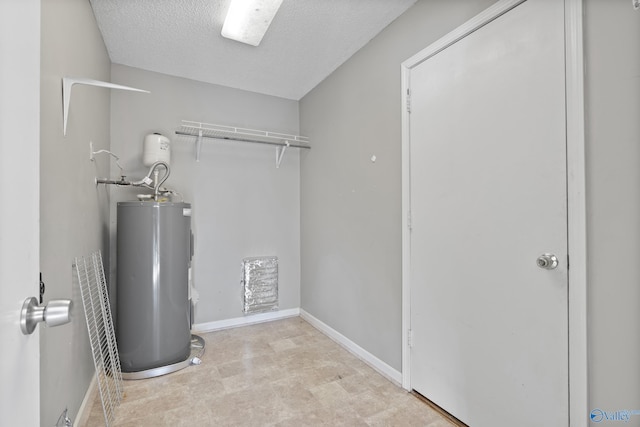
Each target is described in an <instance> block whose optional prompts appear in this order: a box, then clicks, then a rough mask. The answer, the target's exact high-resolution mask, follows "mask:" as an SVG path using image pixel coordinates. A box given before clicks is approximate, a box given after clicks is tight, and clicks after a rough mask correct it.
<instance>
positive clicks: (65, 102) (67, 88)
mask: <svg viewBox="0 0 640 427" xmlns="http://www.w3.org/2000/svg"><path fill="white" fill-rule="evenodd" d="M77 84H78V85H89V86H98V87H106V88H108V89H120V90H129V91H132V92H144V93H149V91H148V90H142V89H136V88H134V87H129V86H122V85H117V84H114V83H109V82H101V81H100V80H92V79H84V78H75V77H63V78H62V106H63V110H62V122H63V133H64V135H66V134H67V119H68V118H69V105H70V104H71V89H72V88H73V85H77Z"/></svg>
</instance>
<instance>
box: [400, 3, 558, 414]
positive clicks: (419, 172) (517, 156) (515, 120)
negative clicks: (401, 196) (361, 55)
mask: <svg viewBox="0 0 640 427" xmlns="http://www.w3.org/2000/svg"><path fill="white" fill-rule="evenodd" d="M409 78H410V92H411V114H410V118H409V121H410V122H409V123H410V124H409V133H410V135H409V138H410V153H411V154H410V156H411V159H410V179H411V184H410V186H411V194H410V199H411V202H410V203H411V217H412V221H411V223H412V231H411V237H410V241H411V243H410V244H411V246H410V253H411V279H410V289H411V307H410V309H411V330H412V348H411V386H412V388H413V389H415V390H416V391H418V392H420V393H421V394H423V395H424V396H426V397H427V398H429V399H431V400H432V401H434V402H435V403H436V404H438V405H440V406H441V407H442V408H444V409H445V410H447V411H449V412H450V413H452V414H453V415H454V416H456V417H457V418H459V419H460V420H462V421H463V422H465V423H467V424H469V425H471V426H473V427H484V426H490V427H497V426H519V427H524V426H540V425H548V426H566V425H568V313H567V302H568V300H567V294H568V290H567V206H566V205H567V196H566V130H565V127H566V124H565V86H564V85H565V80H564V78H565V72H564V5H563V2H561V1H548V0H528V1H526V2H524V3H522V4H521V5H519V6H517V7H515V8H514V9H512V10H510V11H509V12H507V13H506V14H504V15H502V16H499V17H498V18H497V19H495V20H494V21H492V22H490V23H488V24H487V25H485V26H483V27H481V28H480V29H478V30H476V31H474V32H472V33H471V34H470V35H468V36H466V37H464V38H463V39H461V40H459V41H458V42H456V43H454V44H453V45H451V46H450V47H448V48H446V49H444V50H442V51H440V52H439V53H437V54H435V55H433V56H431V57H430V58H428V59H427V60H425V61H424V62H422V63H421V64H420V65H417V66H416V67H415V68H413V69H412V70H411V72H410V77H409ZM543 253H552V254H555V255H556V256H557V258H558V259H559V264H558V266H557V268H555V269H553V270H547V269H543V268H540V267H539V266H538V265H537V263H536V260H537V258H538V257H539V256H540V255H541V254H543Z"/></svg>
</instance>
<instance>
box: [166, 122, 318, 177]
mask: <svg viewBox="0 0 640 427" xmlns="http://www.w3.org/2000/svg"><path fill="white" fill-rule="evenodd" d="M176 135H186V136H195V137H196V160H197V161H200V150H201V148H202V138H212V139H225V140H232V141H242V142H254V143H259V144H269V145H275V146H277V148H276V167H280V162H281V161H282V156H283V155H284V152H285V150H286V149H287V148H288V147H295V148H307V149H308V148H311V145H309V138H307V137H306V136H300V135H289V134H286V133H278V132H270V131H265V130H256V129H245V128H239V127H232V126H223V125H216V124H211V123H201V122H192V121H189V120H183V121H182V124H181V125H180V127H179V128H178V130H177V131H176Z"/></svg>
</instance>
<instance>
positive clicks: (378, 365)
mask: <svg viewBox="0 0 640 427" xmlns="http://www.w3.org/2000/svg"><path fill="white" fill-rule="evenodd" d="M300 317H301V318H302V319H304V320H306V321H307V322H309V324H310V325H311V326H313V327H314V328H316V329H317V330H319V331H320V332H322V333H323V334H325V335H326V336H328V337H329V338H331V339H332V340H333V341H335V342H336V343H338V344H339V345H340V346H342V347H344V348H345V349H346V350H347V351H349V353H351V354H353V355H354V356H356V357H357V358H358V359H360V360H362V361H363V362H365V363H366V364H367V365H369V366H371V367H372V368H373V369H375V370H376V371H377V372H378V373H379V374H380V375H382V376H383V377H385V378H387V379H388V380H389V381H391V382H393V383H394V384H396V385H398V386H399V385H400V384H401V381H402V373H400V371H398V370H396V369H394V368H393V367H391V366H389V365H387V364H386V363H385V362H383V361H382V360H380V359H378V358H377V357H376V356H374V355H373V354H371V353H369V352H368V351H367V350H365V349H364V348H362V347H360V346H359V345H358V344H356V343H354V342H353V341H351V340H350V339H349V338H347V337H345V336H344V335H342V334H341V333H340V332H338V331H336V330H335V329H333V328H332V327H331V326H329V325H327V324H326V323H324V322H322V321H321V320H319V319H317V318H316V317H314V316H312V315H311V314H309V313H308V312H306V311H304V310H302V309H300Z"/></svg>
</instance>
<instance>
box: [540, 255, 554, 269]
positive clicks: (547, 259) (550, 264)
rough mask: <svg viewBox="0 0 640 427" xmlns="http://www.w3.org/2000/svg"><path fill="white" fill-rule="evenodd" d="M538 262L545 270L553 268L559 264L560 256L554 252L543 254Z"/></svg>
mask: <svg viewBox="0 0 640 427" xmlns="http://www.w3.org/2000/svg"><path fill="white" fill-rule="evenodd" d="M536 264H538V267H540V268H544V269H545V270H553V269H554V268H556V267H557V266H558V257H556V256H555V255H554V254H542V255H540V256H539V257H538V259H537V260H536Z"/></svg>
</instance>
